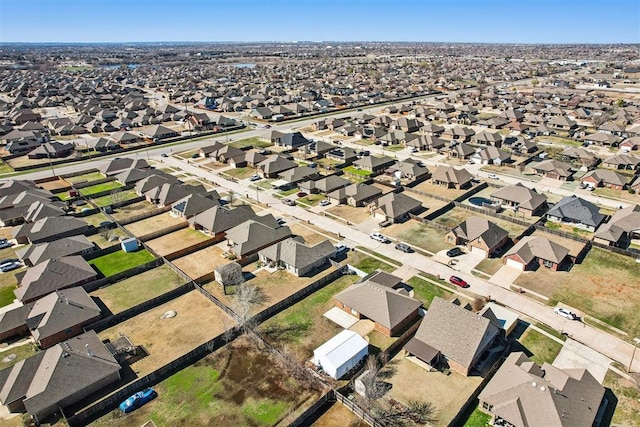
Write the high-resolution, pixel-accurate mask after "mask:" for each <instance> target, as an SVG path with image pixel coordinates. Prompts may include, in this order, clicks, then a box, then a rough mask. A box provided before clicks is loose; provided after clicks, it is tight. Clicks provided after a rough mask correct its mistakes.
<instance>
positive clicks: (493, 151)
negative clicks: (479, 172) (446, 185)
mask: <svg viewBox="0 0 640 427" xmlns="http://www.w3.org/2000/svg"><path fill="white" fill-rule="evenodd" d="M469 159H470V160H472V161H473V162H474V163H475V164H482V165H498V166H500V165H502V164H503V163H506V162H509V161H510V160H511V154H510V153H508V152H506V151H503V150H500V149H499V148H496V147H492V146H489V147H482V148H479V149H478V150H476V152H475V153H474V154H472V155H471V156H470V157H469Z"/></svg>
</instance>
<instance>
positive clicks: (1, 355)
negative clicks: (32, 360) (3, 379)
mask: <svg viewBox="0 0 640 427" xmlns="http://www.w3.org/2000/svg"><path fill="white" fill-rule="evenodd" d="M39 351H40V350H38V347H37V346H36V345H35V344H33V343H31V342H27V343H25V344H23V345H20V346H17V347H13V348H10V349H8V350H4V349H2V348H0V370H2V369H4V368H8V367H9V366H13V365H15V364H16V363H18V362H19V361H21V360H24V359H26V358H28V357H31V356H33V355H34V354H36V353H37V352H39ZM11 355H14V356H15V357H9V359H11V360H8V359H7V357H8V356H11Z"/></svg>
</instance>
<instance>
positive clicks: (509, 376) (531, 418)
mask: <svg viewBox="0 0 640 427" xmlns="http://www.w3.org/2000/svg"><path fill="white" fill-rule="evenodd" d="M604 395H605V388H604V387H603V386H602V385H600V383H599V382H598V380H596V379H595V378H594V377H593V375H591V373H590V372H589V371H588V370H586V369H584V368H572V369H569V368H565V369H560V368H557V367H555V366H553V365H551V364H549V363H544V364H543V365H542V366H539V365H537V364H536V363H534V362H532V361H531V359H529V358H528V357H527V356H526V355H525V354H524V353H523V352H515V353H511V354H510V355H509V356H508V357H507V359H506V360H505V361H504V363H503V364H502V366H501V367H500V369H498V371H497V372H496V373H495V375H494V376H493V378H491V380H490V381H489V383H488V384H487V385H486V387H485V388H484V389H483V390H482V391H481V392H480V395H479V396H478V399H479V401H480V403H479V404H478V408H480V410H482V411H483V412H486V413H488V414H490V415H491V416H492V417H493V418H492V425H505V426H507V425H508V426H513V427H573V426H597V425H600V420H601V417H602V414H603V412H604V409H605V408H606V406H607V399H604Z"/></svg>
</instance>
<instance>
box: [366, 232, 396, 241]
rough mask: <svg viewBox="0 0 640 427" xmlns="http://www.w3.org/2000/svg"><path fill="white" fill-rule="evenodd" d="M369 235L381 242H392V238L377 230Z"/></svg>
mask: <svg viewBox="0 0 640 427" xmlns="http://www.w3.org/2000/svg"><path fill="white" fill-rule="evenodd" d="M369 237H371V238H372V239H373V240H377V241H378V242H380V243H391V240H389V239H387V238H386V237H385V236H383V235H382V234H380V233H377V232H376V233H371V234H369Z"/></svg>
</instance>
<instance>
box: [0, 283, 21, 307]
mask: <svg viewBox="0 0 640 427" xmlns="http://www.w3.org/2000/svg"><path fill="white" fill-rule="evenodd" d="M16 288H17V286H16V285H9V286H4V287H2V288H0V307H4V306H5V305H9V304H11V303H12V302H13V300H14V299H16V296H15V294H14V293H13V291H14V290H15V289H16Z"/></svg>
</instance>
